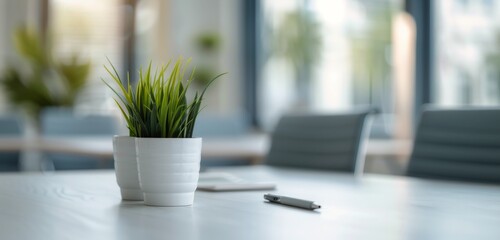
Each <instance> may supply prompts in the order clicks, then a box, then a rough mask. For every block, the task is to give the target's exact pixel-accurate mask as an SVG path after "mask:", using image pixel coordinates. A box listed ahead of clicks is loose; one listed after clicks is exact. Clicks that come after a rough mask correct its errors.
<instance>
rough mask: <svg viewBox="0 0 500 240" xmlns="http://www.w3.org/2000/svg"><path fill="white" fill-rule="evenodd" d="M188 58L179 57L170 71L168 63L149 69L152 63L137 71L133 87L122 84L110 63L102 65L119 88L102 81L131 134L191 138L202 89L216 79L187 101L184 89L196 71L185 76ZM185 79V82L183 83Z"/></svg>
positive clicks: (191, 80)
mask: <svg viewBox="0 0 500 240" xmlns="http://www.w3.org/2000/svg"><path fill="white" fill-rule="evenodd" d="M188 65H189V60H188V61H187V62H186V63H183V61H182V59H181V58H179V59H178V60H177V61H176V62H175V64H174V66H173V67H172V69H171V70H170V72H169V73H168V72H167V71H168V70H169V66H170V63H169V64H166V65H163V66H161V67H160V68H159V69H158V68H157V69H156V70H154V71H153V70H152V69H151V68H152V67H151V63H150V64H149V66H148V67H147V69H146V70H143V69H142V68H141V69H140V70H139V80H138V83H137V86H135V88H134V87H133V86H132V85H131V84H130V80H129V79H127V83H126V84H124V83H123V81H122V79H121V78H120V76H119V75H118V72H117V71H116V69H115V68H114V66H113V65H112V64H111V69H110V68H108V67H106V66H105V69H106V71H107V72H108V73H109V75H110V76H111V78H112V79H113V81H114V82H115V83H116V84H117V85H118V88H114V87H112V86H111V85H110V84H108V83H107V82H106V81H105V80H104V79H103V81H104V83H105V84H106V85H107V86H108V87H109V88H110V89H111V90H112V91H113V92H114V93H115V94H116V96H117V97H118V100H116V99H115V101H116V104H117V105H118V107H119V109H120V111H121V113H122V115H123V117H124V118H125V121H126V122H127V127H128V129H129V134H130V136H132V137H143V138H191V137H192V135H193V129H194V125H195V123H196V118H197V117H198V113H199V112H200V110H201V104H202V101H203V96H204V95H205V91H206V90H207V88H208V87H209V86H210V84H211V83H213V82H214V81H215V80H216V79H217V78H219V77H220V76H222V75H224V74H219V75H218V76H216V77H215V78H212V79H211V80H210V81H209V82H208V84H207V85H205V88H204V89H203V91H202V92H201V94H200V93H198V92H197V93H196V94H195V95H194V97H193V99H192V101H191V102H190V103H188V102H187V96H186V94H187V90H188V89H189V87H190V86H191V83H192V82H193V79H194V74H195V70H193V71H191V74H190V75H189V77H188V78H187V80H186V81H184V79H185V71H186V69H187V67H188ZM183 82H185V83H183Z"/></svg>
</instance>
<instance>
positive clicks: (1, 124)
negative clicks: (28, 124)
mask: <svg viewBox="0 0 500 240" xmlns="http://www.w3.org/2000/svg"><path fill="white" fill-rule="evenodd" d="M21 125H22V123H21V119H20V118H19V117H17V116H14V115H9V116H0V135H1V137H20V136H21V134H22V130H21ZM19 158H20V153H19V151H13V152H2V153H0V172H13V171H19Z"/></svg>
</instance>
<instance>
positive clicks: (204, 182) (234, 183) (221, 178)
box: [197, 172, 276, 192]
mask: <svg viewBox="0 0 500 240" xmlns="http://www.w3.org/2000/svg"><path fill="white" fill-rule="evenodd" d="M275 188H276V184H274V183H266V182H248V181H245V180H243V179H240V178H238V177H236V176H234V175H231V174H228V173H223V172H204V173H200V178H199V180H198V188H197V189H198V190H202V191H213V192H218V191H250V190H272V189H275Z"/></svg>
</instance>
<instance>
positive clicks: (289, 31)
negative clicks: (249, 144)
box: [257, 0, 402, 135]
mask: <svg viewBox="0 0 500 240" xmlns="http://www.w3.org/2000/svg"><path fill="white" fill-rule="evenodd" d="M401 4H402V3H401V1H396V0H378V1H368V0H357V1H351V0H310V1H275V0H263V1H262V10H261V11H262V15H263V21H262V23H261V27H260V28H261V34H260V35H261V37H262V39H261V45H262V48H261V54H260V61H261V62H260V66H261V67H260V73H259V74H260V76H259V79H260V80H259V83H258V90H257V94H258V96H257V99H258V106H259V107H258V109H259V110H258V111H259V112H258V114H259V120H260V122H261V124H262V125H263V126H264V128H267V129H271V128H272V127H273V126H274V124H275V123H276V121H277V120H278V118H279V117H280V116H281V115H282V114H283V113H285V112H290V111H295V110H305V111H320V112H323V111H327V112H328V111H335V110H343V109H352V108H356V107H362V106H364V107H366V106H374V107H377V108H378V109H379V110H381V112H382V114H381V117H380V118H379V119H377V122H376V125H377V127H376V131H378V132H380V133H381V134H385V135H390V134H391V131H392V121H393V118H394V101H395V100H394V86H393V85H394V84H393V64H392V62H391V61H392V60H391V59H392V23H393V16H394V15H395V14H396V13H397V12H398V10H400V9H401V8H402V6H401Z"/></svg>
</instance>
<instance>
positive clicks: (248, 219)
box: [0, 166, 500, 240]
mask: <svg viewBox="0 0 500 240" xmlns="http://www.w3.org/2000/svg"><path fill="white" fill-rule="evenodd" d="M217 171H224V172H229V173H232V174H234V175H237V176H239V177H241V178H245V179H248V180H253V181H271V182H274V183H276V184H277V186H278V188H277V190H275V191H272V192H273V193H275V194H282V195H287V196H293V197H300V198H305V199H311V200H315V201H317V202H318V203H320V204H321V205H322V208H321V209H320V210H319V211H308V210H302V209H297V208H292V207H286V206H281V205H276V204H271V203H266V202H265V201H264V200H263V194H264V193H266V192H263V191H250V192H219V193H215V192H200V191H198V192H196V194H195V201H194V205H193V206H190V207H163V208H162V207H148V206H144V205H142V202H122V201H121V200H120V194H119V189H118V186H117V185H116V182H115V177H114V173H113V172H112V171H89V172H66V173H63V172H60V173H53V174H45V175H44V174H41V173H17V174H0V193H1V194H0V239H56V240H57V239H106V240H110V239H217V240H219V239H350V240H355V239H383V240H388V239H415V240H417V239H418V240H421V239H453V240H458V239H481V240H487V239H495V240H498V239H500V186H496V185H482V184H470V183H459V182H446V181H434V180H422V179H414V178H405V177H396V176H382V175H364V176H363V177H361V178H360V177H357V178H356V177H354V176H352V175H349V174H343V173H332V172H317V171H301V170H290V169H277V168H269V167H264V166H252V167H238V168H224V169H218V170H217Z"/></svg>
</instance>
